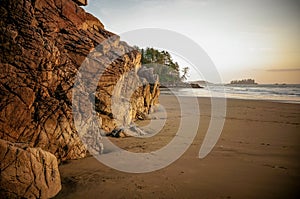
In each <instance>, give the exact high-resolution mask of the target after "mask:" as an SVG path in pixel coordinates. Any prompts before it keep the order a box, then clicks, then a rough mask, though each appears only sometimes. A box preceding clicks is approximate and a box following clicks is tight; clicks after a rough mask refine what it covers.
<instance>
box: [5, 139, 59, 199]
mask: <svg viewBox="0 0 300 199" xmlns="http://www.w3.org/2000/svg"><path fill="white" fill-rule="evenodd" d="M0 162H1V164H0V171H1V172H0V198H51V197H54V196H55V195H56V194H57V193H58V192H59V191H60V189H61V181H60V175H59V170H58V164H57V160H56V157H55V156H54V155H53V154H51V153H49V152H46V151H44V150H42V149H40V148H30V147H27V146H26V145H24V144H13V143H11V142H8V141H4V140H1V139H0Z"/></svg>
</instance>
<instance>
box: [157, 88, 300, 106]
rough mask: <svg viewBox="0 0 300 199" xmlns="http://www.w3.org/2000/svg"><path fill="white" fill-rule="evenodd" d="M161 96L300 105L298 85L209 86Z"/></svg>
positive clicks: (167, 91) (168, 92)
mask: <svg viewBox="0 0 300 199" xmlns="http://www.w3.org/2000/svg"><path fill="white" fill-rule="evenodd" d="M161 93H162V94H171V93H174V94H175V95H178V96H194V97H222V98H223V97H226V98H234V99H250V100H269V101H278V102H284V103H300V84H285V85H281V84H280V85H275V84H258V85H230V84H229V85H220V84H210V85H207V86H204V88H202V89H199V88H171V89H161Z"/></svg>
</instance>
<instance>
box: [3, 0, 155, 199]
mask: <svg viewBox="0 0 300 199" xmlns="http://www.w3.org/2000/svg"><path fill="white" fill-rule="evenodd" d="M82 2H85V3H86V1H72V0H14V1H11V0H1V1H0V15H1V17H0V25H1V26H0V32H1V34H0V43H1V48H0V51H1V52H0V141H1V167H0V169H1V173H0V175H1V176H0V177H1V180H0V189H1V193H8V195H5V194H4V197H6V196H8V197H10V196H16V197H27V196H28V197H42V198H45V197H46V198H47V197H52V196H53V195H55V194H56V193H57V192H58V191H59V189H60V183H59V180H58V179H59V174H58V177H57V175H55V176H54V174H53V172H54V173H55V172H57V167H56V165H57V162H56V159H55V157H56V158H57V159H58V161H63V160H67V159H76V158H81V157H84V156H85V155H86V152H87V150H86V148H85V146H84V145H83V144H82V141H81V139H80V138H79V136H78V132H77V130H76V128H75V127H74V123H73V114H72V106H73V101H72V92H73V88H74V81H75V78H76V77H77V76H78V71H79V69H80V67H81V66H82V63H89V62H91V63H93V64H90V65H89V71H88V73H89V74H93V73H94V72H95V71H94V70H95V68H94V66H95V67H96V65H97V67H96V68H97V70H102V75H101V77H100V79H99V81H98V80H96V81H95V79H93V82H94V83H95V82H96V84H97V85H96V90H95V91H94V92H93V93H88V92H87V91H86V90H83V91H82V92H83V95H85V96H87V95H91V94H93V95H94V98H93V99H94V102H95V110H96V111H97V116H98V119H99V121H100V125H101V127H102V130H101V131H97V132H96V133H100V132H101V133H104V134H105V133H110V132H112V131H114V130H115V129H116V128H122V127H123V126H128V125H130V124H131V123H132V121H133V120H135V119H136V118H137V117H140V116H141V115H143V114H147V113H148V112H149V111H150V110H151V107H152V106H153V105H154V104H156V103H157V102H158V101H157V98H158V95H159V89H158V82H157V78H156V77H155V76H154V75H153V74H147V73H146V74H145V71H144V72H143V69H140V59H141V55H140V53H139V52H138V51H136V50H135V49H133V48H131V47H130V46H128V45H127V44H126V43H125V42H121V41H120V40H119V37H118V36H117V35H114V34H113V33H111V32H109V31H107V30H105V29H104V26H103V24H102V23H101V22H100V21H99V20H98V19H97V18H95V17H94V16H92V15H91V14H89V13H86V12H85V11H84V10H83V9H82V8H81V7H80V6H79V5H82ZM87 57H88V58H87ZM107 59H109V60H110V61H111V63H109V65H106V63H107ZM95 64H96V65H95ZM138 74H143V75H140V76H139V75H138ZM153 79H155V81H152V80H153ZM150 80H151V82H150V83H149V81H150ZM141 82H142V83H141ZM126 91H129V93H130V95H128V92H126ZM112 97H114V99H115V100H112ZM125 98H126V100H127V101H128V104H129V107H126V106H125V107H124V106H122V103H120V102H121V101H122V100H123V99H125ZM83 115H84V113H83ZM77 119H78V118H77ZM80 119H81V120H83V122H86V121H85V120H89V119H90V118H89V115H85V116H84V117H81V118H80ZM94 134H95V132H94ZM98 136H100V135H98ZM15 144H16V145H15ZM20 146H22V147H20ZM24 146H26V147H24ZM2 149H3V150H4V149H5V152H4V151H3V150H2ZM51 153H52V154H54V155H55V156H53V157H54V159H55V160H54V159H53V157H52V155H51ZM18 165H19V166H20V167H21V168H19V166H18ZM45 165H46V167H47V168H46V167H45ZM47 165H48V166H49V165H50V167H51V168H49V167H48V166H47ZM49 169H50V170H49ZM27 171H30V172H31V173H30V172H29V174H25V173H28V172H27ZM16 172H17V173H16ZM18 172H19V173H18ZM39 172H42V173H44V174H45V176H42V177H40V178H39V179H41V180H40V181H37V180H36V179H37V175H38V173H39ZM49 172H50V174H51V175H50V174H49ZM48 174H49V175H48ZM46 175H47V176H46ZM49 176H50V177H49ZM20 180H21V181H22V182H21V181H20ZM51 180H52V181H53V183H56V184H59V185H57V186H55V189H51V190H50V187H49V186H50V185H49V183H50V184H51V183H52V181H51ZM50 181H51V182H50ZM18 183H21V184H22V183H23V184H22V186H21V187H20V189H18V190H13V189H14V187H15V186H16V185H17V186H18ZM9 194H10V195H9ZM26 194H27V195H26ZM2 196H3V195H2Z"/></svg>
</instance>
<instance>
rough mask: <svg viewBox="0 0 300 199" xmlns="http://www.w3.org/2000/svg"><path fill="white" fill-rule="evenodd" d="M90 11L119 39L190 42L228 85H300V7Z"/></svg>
mask: <svg viewBox="0 0 300 199" xmlns="http://www.w3.org/2000/svg"><path fill="white" fill-rule="evenodd" d="M84 9H85V10H87V11H88V12H90V13H92V14H93V15H95V16H96V17H97V18H99V19H100V21H101V22H102V23H103V24H104V26H105V28H106V29H107V30H109V31H111V32H114V33H116V34H120V35H122V34H123V33H126V32H128V31H132V30H136V29H142V28H160V29H167V30H172V31H175V32H177V33H180V34H182V35H184V36H186V37H188V38H190V39H191V40H193V41H194V42H195V43H197V44H198V45H199V46H200V47H201V48H202V49H203V50H204V51H205V52H206V53H207V55H208V56H209V57H210V59H211V60H212V61H213V63H214V65H215V67H216V68H217V71H218V72H219V74H220V76H221V79H222V83H228V82H230V81H231V80H236V79H245V78H252V79H255V80H256V82H258V83H262V84H263V83H291V84H296V83H298V84H299V83H300V1H297V0H222V1H219V0H89V1H88V6H86V7H85V8H84ZM121 39H122V36H121ZM129 44H131V45H138V43H130V42H129ZM154 47H155V46H154ZM175 60H176V61H178V62H179V64H180V66H181V67H185V66H188V67H189V68H190V72H189V80H198V79H201V77H199V76H197V75H195V74H196V73H195V72H194V71H193V70H194V69H193V68H192V67H191V66H189V65H188V63H189V62H188V60H183V59H180V58H178V57H175ZM195 67H199V68H201V66H195ZM214 83H217V82H214Z"/></svg>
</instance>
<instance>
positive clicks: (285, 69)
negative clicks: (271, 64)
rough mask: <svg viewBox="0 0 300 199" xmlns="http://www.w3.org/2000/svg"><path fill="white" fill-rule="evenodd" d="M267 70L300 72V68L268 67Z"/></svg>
mask: <svg viewBox="0 0 300 199" xmlns="http://www.w3.org/2000/svg"><path fill="white" fill-rule="evenodd" d="M266 71H267V72H300V68H282V69H268V70H266Z"/></svg>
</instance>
